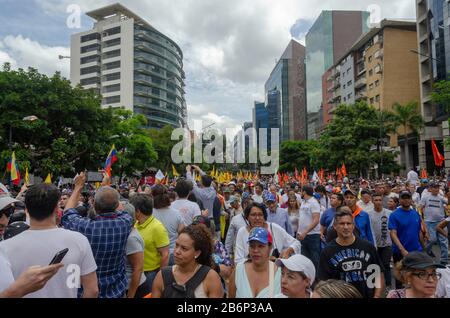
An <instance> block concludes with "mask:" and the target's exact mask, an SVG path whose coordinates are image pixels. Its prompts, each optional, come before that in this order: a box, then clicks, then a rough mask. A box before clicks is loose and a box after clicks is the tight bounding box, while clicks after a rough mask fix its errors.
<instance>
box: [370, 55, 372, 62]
mask: <svg viewBox="0 0 450 318" xmlns="http://www.w3.org/2000/svg"><path fill="white" fill-rule="evenodd" d="M370 62H372V55H371V56H369V63H370Z"/></svg>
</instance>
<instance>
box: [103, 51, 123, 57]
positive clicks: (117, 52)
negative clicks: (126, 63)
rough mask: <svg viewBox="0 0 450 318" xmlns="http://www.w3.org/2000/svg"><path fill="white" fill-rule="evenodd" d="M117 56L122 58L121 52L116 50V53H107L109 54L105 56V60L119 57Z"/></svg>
mask: <svg viewBox="0 0 450 318" xmlns="http://www.w3.org/2000/svg"><path fill="white" fill-rule="evenodd" d="M117 56H120V49H119V50H114V51H111V52H107V53H104V54H103V58H104V59H109V58H112V57H117Z"/></svg>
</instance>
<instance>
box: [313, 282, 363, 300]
mask: <svg viewBox="0 0 450 318" xmlns="http://www.w3.org/2000/svg"><path fill="white" fill-rule="evenodd" d="M311 298H362V296H361V293H360V292H359V291H358V289H356V288H355V287H354V286H353V285H351V284H348V283H346V282H345V281H342V280H336V279H329V280H326V281H321V282H319V283H318V284H317V285H316V287H315V288H314V292H313V293H312V295H311Z"/></svg>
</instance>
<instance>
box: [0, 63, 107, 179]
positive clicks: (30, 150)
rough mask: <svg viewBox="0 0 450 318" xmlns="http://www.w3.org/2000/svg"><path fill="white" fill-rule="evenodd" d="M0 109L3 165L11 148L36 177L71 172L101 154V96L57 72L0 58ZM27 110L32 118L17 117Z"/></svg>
mask: <svg viewBox="0 0 450 318" xmlns="http://www.w3.org/2000/svg"><path fill="white" fill-rule="evenodd" d="M0 113H1V114H2V115H1V116H0V138H1V139H0V152H1V155H0V156H1V160H2V162H1V165H2V166H3V167H5V165H6V162H7V160H9V158H10V156H11V151H13V150H15V151H16V155H17V159H18V160H19V162H20V163H21V165H23V166H25V165H28V166H29V167H30V172H31V171H32V172H33V173H34V174H35V175H40V176H42V177H44V176H45V175H47V174H48V173H52V174H54V175H59V174H65V175H73V174H74V172H75V171H76V170H78V171H79V170H81V169H85V168H87V169H94V168H97V167H98V163H99V162H101V161H103V160H104V153H103V150H104V149H105V148H106V147H107V144H108V143H109V141H108V138H109V135H110V128H111V126H110V123H111V120H112V112H111V110H108V109H102V108H101V97H100V96H99V95H97V94H96V93H95V92H94V91H93V90H84V89H82V88H81V87H75V88H73V87H72V86H71V84H70V82H69V81H68V80H67V79H65V78H62V77H61V75H60V74H59V73H58V72H57V73H55V74H54V75H53V76H52V77H47V76H46V75H43V74H40V73H38V71H37V70H35V69H33V68H29V69H28V70H27V71H24V70H23V69H19V70H17V71H12V70H11V69H10V66H9V65H8V64H5V65H4V67H3V71H0ZM30 115H35V116H37V117H38V119H37V120H34V121H32V122H29V121H24V120H23V118H24V117H26V116H30ZM10 137H12V138H10ZM10 139H11V140H10ZM10 141H11V142H10ZM10 148H11V149H10ZM21 168H23V167H21Z"/></svg>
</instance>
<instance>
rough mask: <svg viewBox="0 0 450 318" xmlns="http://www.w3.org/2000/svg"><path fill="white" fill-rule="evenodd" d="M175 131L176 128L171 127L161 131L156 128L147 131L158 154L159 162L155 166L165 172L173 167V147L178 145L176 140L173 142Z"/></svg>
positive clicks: (167, 126) (165, 127)
mask: <svg viewBox="0 0 450 318" xmlns="http://www.w3.org/2000/svg"><path fill="white" fill-rule="evenodd" d="M173 130H174V128H173V127H172V126H169V125H166V126H164V127H163V128H162V129H160V130H157V129H154V128H153V129H149V130H147V135H148V136H150V138H151V139H152V141H153V147H154V149H155V151H156V152H157V153H158V161H157V162H156V163H155V166H156V167H157V168H158V169H161V170H162V171H163V172H165V171H166V170H168V169H169V168H170V167H171V166H170V165H171V163H172V158H171V152H172V148H173V146H175V144H176V143H177V141H176V140H171V137H172V132H173Z"/></svg>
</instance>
